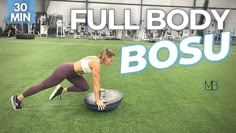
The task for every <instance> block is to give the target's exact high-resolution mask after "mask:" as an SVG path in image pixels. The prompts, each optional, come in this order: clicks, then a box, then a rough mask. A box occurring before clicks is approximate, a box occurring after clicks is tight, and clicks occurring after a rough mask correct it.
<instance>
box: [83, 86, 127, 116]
mask: <svg viewBox="0 0 236 133" xmlns="http://www.w3.org/2000/svg"><path fill="white" fill-rule="evenodd" d="M99 95H100V100H103V101H104V103H105V104H106V108H105V109H104V110H98V106H97V104H96V102H95V95H94V93H93V92H91V93H88V94H87V95H86V96H85V98H84V102H85V104H86V105H87V107H88V109H89V110H91V111H95V112H109V111H112V110H114V109H116V108H117V107H118V106H119V104H120V103H121V101H122V99H123V94H122V93H121V92H120V91H117V90H104V91H101V92H100V93H99Z"/></svg>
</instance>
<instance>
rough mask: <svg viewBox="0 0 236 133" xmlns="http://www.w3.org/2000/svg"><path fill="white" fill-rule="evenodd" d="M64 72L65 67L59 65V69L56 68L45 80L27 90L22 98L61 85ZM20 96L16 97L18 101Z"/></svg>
mask: <svg viewBox="0 0 236 133" xmlns="http://www.w3.org/2000/svg"><path fill="white" fill-rule="evenodd" d="M64 70H65V65H63V64H62V65H60V66H59V67H57V68H56V69H55V70H54V72H53V73H52V74H51V75H50V76H49V77H48V78H47V79H45V80H44V81H43V82H41V83H39V84H37V85H34V86H32V87H30V88H29V89H27V90H26V91H25V92H24V93H23V94H22V96H23V98H25V97H28V96H31V95H33V94H35V93H37V92H40V91H42V90H45V89H48V88H50V87H53V86H56V85H58V84H59V83H61V82H62V81H63V80H64V79H66V77H67V75H66V72H65V71H64ZM22 96H19V97H18V98H19V100H20V101H22Z"/></svg>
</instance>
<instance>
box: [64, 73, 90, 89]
mask: <svg viewBox="0 0 236 133" xmlns="http://www.w3.org/2000/svg"><path fill="white" fill-rule="evenodd" d="M67 80H68V81H70V82H71V83H72V84H73V86H71V87H68V88H67V92H83V91H87V90H88V89H89V85H88V82H87V80H86V79H85V78H84V77H83V76H80V75H74V76H73V77H69V78H67Z"/></svg>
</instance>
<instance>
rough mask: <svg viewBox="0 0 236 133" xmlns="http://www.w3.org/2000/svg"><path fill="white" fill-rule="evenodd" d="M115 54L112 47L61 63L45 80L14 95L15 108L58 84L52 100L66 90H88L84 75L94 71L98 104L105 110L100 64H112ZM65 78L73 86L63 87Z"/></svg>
mask: <svg viewBox="0 0 236 133" xmlns="http://www.w3.org/2000/svg"><path fill="white" fill-rule="evenodd" d="M114 56H115V54H114V53H113V52H112V51H111V50H110V49H107V48H105V49H104V50H103V51H102V52H101V53H100V55H99V56H87V57H84V58H82V59H81V60H79V61H77V62H74V63H65V64H61V65H60V66H58V67H57V68H56V69H55V70H54V72H53V73H52V74H51V75H50V76H49V77H48V78H47V79H45V80H44V81H43V82H41V83H39V84H37V85H34V86H32V87H30V88H29V89H28V90H26V91H25V92H23V93H22V94H19V95H16V96H12V97H11V102H12V107H13V109H14V110H18V109H22V106H21V103H22V101H23V99H24V98H26V97H29V96H31V95H33V94H35V93H38V92H40V91H42V90H45V89H48V88H50V87H53V86H56V85H57V87H56V88H55V89H54V91H53V92H52V94H51V95H50V97H49V100H52V99H53V98H55V97H56V96H59V95H61V94H62V93H65V92H82V91H87V90H88V89H89V85H88V82H87V81H86V79H85V78H84V77H83V76H82V75H83V74H86V73H92V78H93V88H94V94H95V100H96V104H97V106H98V109H99V110H104V109H105V107H106V105H105V104H104V103H103V101H101V100H100V99H99V91H102V89H101V88H100V64H104V65H105V66H108V65H110V64H111V63H112V61H113V59H114ZM64 79H67V80H68V81H70V82H71V83H72V84H73V86H71V87H68V88H63V87H61V86H60V85H59V83H61V82H62V81H63V80H64Z"/></svg>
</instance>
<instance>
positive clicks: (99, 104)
mask: <svg viewBox="0 0 236 133" xmlns="http://www.w3.org/2000/svg"><path fill="white" fill-rule="evenodd" d="M96 104H97V106H98V110H104V109H105V108H106V105H105V104H104V102H103V101H101V100H98V101H96Z"/></svg>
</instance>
